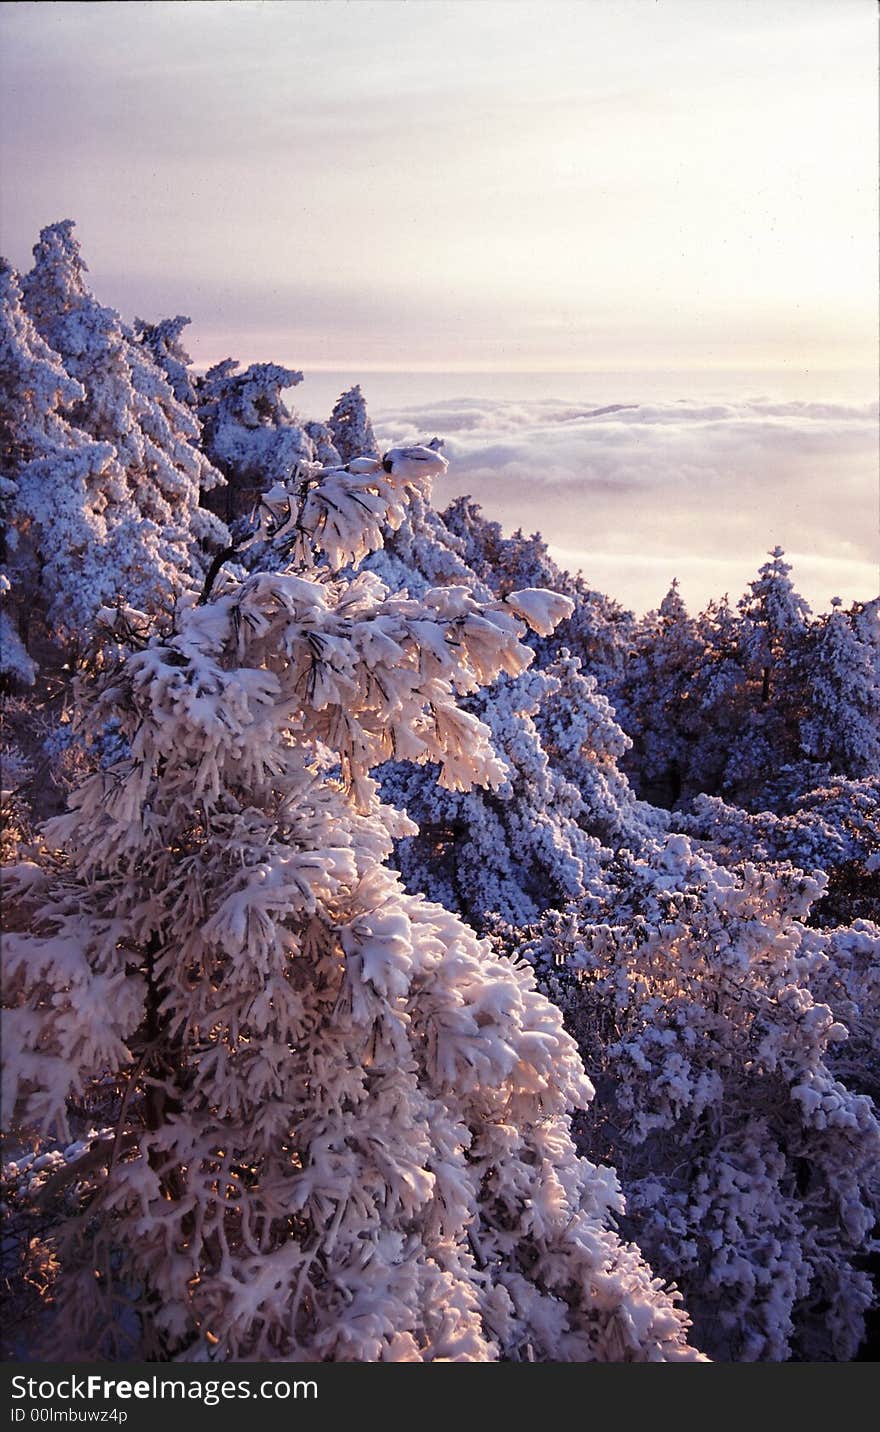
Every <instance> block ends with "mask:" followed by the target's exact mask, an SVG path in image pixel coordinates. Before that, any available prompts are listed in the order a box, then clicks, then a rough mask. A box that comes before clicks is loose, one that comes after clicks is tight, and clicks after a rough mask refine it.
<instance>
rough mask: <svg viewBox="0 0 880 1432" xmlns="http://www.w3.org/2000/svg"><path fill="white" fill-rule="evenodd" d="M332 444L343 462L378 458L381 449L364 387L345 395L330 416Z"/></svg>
mask: <svg viewBox="0 0 880 1432" xmlns="http://www.w3.org/2000/svg"><path fill="white" fill-rule="evenodd" d="M327 427H328V430H329V433H330V441H331V442H332V443H333V446H334V447H335V449H336V451H337V452H338V454H339V456H340V458H341V459H342V461H343V462H350V461H351V460H352V458H356V457H378V456H379V447H378V444H377V442H376V435H375V433H374V432H373V424H372V423H371V422H370V418H369V415H368V413H367V405H366V403H365V402H364V395H363V393H362V392H361V388H360V384H359V383H356V384H355V385H354V387H353V388H349V389H348V391H347V392H345V393H343V394H341V396H340V397H339V398H338V399H337V401H336V405H335V407H334V409H333V412H332V413H331V414H330V418H329V421H328V423H327Z"/></svg>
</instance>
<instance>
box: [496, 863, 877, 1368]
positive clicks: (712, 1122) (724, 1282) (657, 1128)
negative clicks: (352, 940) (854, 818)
mask: <svg viewBox="0 0 880 1432" xmlns="http://www.w3.org/2000/svg"><path fill="white" fill-rule="evenodd" d="M617 884H618V889H617V892H616V895H615V896H614V897H613V898H611V899H609V900H608V901H607V902H606V904H605V907H604V909H603V910H601V911H600V912H598V916H597V914H596V912H595V911H593V912H591V913H588V914H586V915H582V914H580V913H579V912H578V911H577V910H576V909H574V908H573V909H571V910H570V911H568V912H566V913H563V914H558V913H557V914H550V915H548V916H546V917H545V919H544V921H543V923H542V925H541V926H539V927H536V928H535V929H533V930H532V931H527V932H525V933H526V940H525V942H523V936H522V934H517V933H516V932H513V933H511V934H509V935H508V939H509V940H510V942H511V944H512V945H513V946H514V947H516V948H518V949H519V950H520V952H521V953H522V954H525V955H526V956H527V957H528V958H529V959H531V960H532V962H533V963H534V964H535V966H536V968H537V969H538V970H539V972H540V975H541V985H542V987H543V988H545V989H547V990H548V992H550V993H551V994H552V996H553V997H554V999H555V1000H556V1001H557V1002H558V1003H559V1004H560V1005H561V1006H562V1007H563V1008H564V1010H565V1012H566V1022H567V1025H568V1027H569V1029H570V1030H572V1031H573V1032H574V1033H575V1034H576V1036H577V1038H578V1042H579V1044H580V1047H581V1049H582V1051H583V1054H584V1059H585V1063H586V1064H587V1066H588V1068H589V1071H590V1075H591V1078H593V1079H594V1081H595V1083H596V1087H597V1091H598V1097H597V1099H596V1100H595V1102H594V1104H593V1105H592V1106H591V1108H590V1109H589V1111H588V1112H587V1113H586V1114H585V1115H584V1116H583V1117H582V1119H581V1121H580V1144H581V1147H582V1148H584V1149H585V1151H586V1152H587V1153H588V1154H589V1156H590V1157H591V1158H596V1159H600V1160H602V1161H604V1160H605V1159H606V1158H609V1157H612V1156H613V1159H614V1164H615V1167H616V1168H617V1170H618V1172H619V1175H620V1178H621V1181H622V1184H623V1189H624V1194H625V1196H626V1200H627V1216H626V1220H625V1222H624V1225H623V1226H624V1228H625V1229H626V1231H627V1232H628V1233H629V1235H630V1236H632V1237H634V1238H636V1239H637V1241H638V1243H639V1246H640V1247H641V1248H642V1249H643V1251H644V1252H645V1253H646V1255H647V1256H648V1257H649V1258H650V1260H651V1262H652V1265H653V1266H654V1268H655V1269H656V1270H658V1271H659V1272H661V1273H663V1274H666V1275H668V1274H669V1272H670V1270H672V1269H674V1270H675V1277H676V1280H677V1281H678V1283H679V1285H680V1286H681V1288H682V1290H683V1292H684V1296H685V1302H686V1305H687V1307H688V1311H689V1312H690V1314H691V1316H692V1317H693V1319H694V1337H695V1340H696V1341H697V1343H698V1344H699V1345H700V1346H701V1347H703V1348H704V1349H705V1350H706V1351H707V1352H708V1353H709V1354H710V1355H711V1356H713V1357H716V1358H718V1359H720V1360H723V1361H734V1362H740V1361H753V1360H763V1361H783V1360H786V1359H788V1358H792V1357H793V1358H794V1359H795V1360H798V1361H803V1360H806V1361H813V1360H816V1359H825V1358H828V1357H829V1356H830V1357H836V1358H840V1359H848V1358H852V1357H854V1356H855V1353H856V1351H857V1349H858V1346H859V1342H860V1340H861V1338H862V1336H863V1334H864V1327H865V1313H866V1311H867V1310H868V1309H869V1308H870V1307H871V1305H872V1302H873V1292H872V1287H871V1280H870V1277H869V1276H868V1274H867V1273H866V1272H865V1270H864V1268H863V1266H862V1260H863V1257H864V1254H865V1251H866V1250H867V1249H869V1247H870V1240H871V1233H872V1229H873V1227H874V1224H875V1222H876V1220H877V1216H878V1212H880V1208H878V1187H877V1166H878V1158H880V1127H878V1124H877V1120H876V1115H875V1110H874V1106H873V1104H872V1102H871V1100H870V1099H869V1098H867V1097H865V1096H864V1095H862V1094H859V1093H855V1092H853V1091H852V1089H851V1088H850V1087H848V1086H846V1085H844V1084H843V1083H842V1082H841V1080H840V1078H839V1077H838V1074H839V1073H840V1072H842V1070H843V1068H844V1066H843V1063H842V1062H841V1063H840V1064H839V1063H838V1062H837V1061H836V1059H835V1057H834V1053H833V1051H834V1050H835V1049H836V1048H838V1047H839V1048H840V1049H842V1050H843V1058H844V1059H845V1057H846V1044H847V1042H848V1032H849V1030H848V1024H845V1023H844V1022H843V1021H844V1019H845V1020H846V1021H847V1022H848V1023H850V1022H851V1023H852V1027H853V1030H854V1035H855V1038H856V1041H857V1043H856V1053H857V1054H862V1055H863V1046H864V1042H865V1041H866V1040H867V1039H869V1038H870V1037H871V1035H872V1034H873V1036H874V1037H876V1033H877V1026H876V1014H877V985H876V978H874V979H873V980H872V979H871V977H870V975H869V973H868V970H869V967H870V960H871V955H872V953H873V952H876V949H877V939H878V935H880V932H878V930H877V927H876V926H871V925H868V924H867V923H864V922H863V923H861V924H858V925H857V926H855V927H853V929H852V930H850V931H838V932H835V935H834V937H833V938H831V939H829V938H828V937H826V936H824V935H822V934H821V933H820V932H818V931H816V930H812V929H809V928H808V927H807V926H806V923H805V921H806V917H807V915H808V913H809V909H810V905H811V903H812V901H813V900H814V899H815V898H816V896H817V895H818V894H819V893H820V890H821V877H820V879H819V880H816V879H812V878H810V877H808V876H805V875H804V874H803V873H802V872H801V871H800V870H796V869H793V868H792V867H791V866H787V867H786V866H781V865H780V866H777V867H775V868H772V869H766V868H764V867H762V866H758V865H755V864H751V863H748V862H744V863H742V864H741V865H738V866H734V867H731V868H725V867H722V866H719V865H717V864H716V863H715V862H714V861H713V860H712V859H711V857H708V856H706V855H705V854H702V853H700V852H699V851H697V850H696V849H695V848H694V847H693V846H692V845H691V844H690V842H689V841H688V840H687V839H685V837H683V836H681V835H674V836H671V837H670V838H669V839H668V840H667V841H666V842H665V844H663V845H662V846H658V847H657V849H656V850H655V852H653V853H652V854H650V855H648V856H646V857H644V858H642V859H639V860H636V859H634V858H633V857H632V856H629V855H622V856H621V859H620V862H619V867H618V870H617ZM856 1017H857V1019H858V1022H856ZM859 1045H861V1046H862V1049H861V1050H860V1049H859ZM612 1151H613V1153H612Z"/></svg>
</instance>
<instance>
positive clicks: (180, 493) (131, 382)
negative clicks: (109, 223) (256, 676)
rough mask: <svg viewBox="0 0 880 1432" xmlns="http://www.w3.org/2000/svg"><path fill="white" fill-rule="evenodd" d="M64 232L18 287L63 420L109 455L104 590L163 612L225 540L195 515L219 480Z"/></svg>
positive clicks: (40, 253)
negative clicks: (50, 364) (49, 355)
mask: <svg viewBox="0 0 880 1432" xmlns="http://www.w3.org/2000/svg"><path fill="white" fill-rule="evenodd" d="M73 228H74V226H73V223H72V222H71V221H70V220H64V221H63V222H61V223H58V224H52V225H49V226H48V227H47V228H45V229H43V230H42V231H41V233H40V240H39V243H38V244H37V245H36V246H35V248H34V266H33V268H32V269H31V271H30V273H29V274H27V276H26V277H25V278H24V279H23V281H22V292H23V295H24V303H25V308H26V309H27V311H28V313H29V315H30V317H31V319H32V321H33V323H34V325H35V327H36V328H37V330H38V331H39V333H40V335H41V336H42V338H43V339H44V340H45V341H46V343H48V344H49V346H50V347H51V348H52V349H53V350H54V351H55V352H56V353H57V354H58V355H59V357H60V359H61V362H62V363H63V365H64V368H65V371H66V372H67V373H68V375H69V376H70V377H71V378H73V379H75V380H76V382H78V383H79V384H80V385H81V387H82V389H83V395H82V397H81V398H79V399H78V400H77V401H76V402H74V403H73V404H72V405H71V407H70V409H69V411H68V414H67V416H68V420H69V422H70V423H71V424H72V425H73V426H74V427H76V428H78V429H79V430H80V431H81V432H82V433H85V434H86V435H87V436H88V437H90V438H92V439H93V440H95V441H96V442H100V443H109V444H111V445H112V447H113V449H114V457H113V460H112V462H111V463H110V464H109V465H108V467H107V468H106V470H105V481H104V496H105V508H104V513H103V516H104V521H105V523H106V528H107V545H108V559H109V561H110V564H111V566H112V567H113V568H114V569H115V571H114V578H113V586H114V588H115V590H116V591H117V592H118V593H120V594H124V597H125V600H126V602H127V603H128V604H129V605H130V606H133V607H136V608H140V609H144V610H147V611H156V610H158V609H160V608H163V607H164V608H169V607H170V606H171V605H172V604H173V602H174V600H175V599H176V597H177V596H178V595H179V593H180V592H181V591H183V590H184V589H185V588H186V587H187V586H188V585H189V584H190V583H191V581H192V580H193V579H194V577H195V575H196V574H199V573H202V574H203V572H204V569H205V567H206V566H207V563H208V560H209V554H210V552H211V550H213V549H216V548H217V547H218V546H222V545H224V543H225V542H226V540H227V534H226V532H225V529H224V528H223V527H222V526H221V525H220V524H219V523H218V522H217V521H216V519H215V518H214V517H212V516H211V515H210V514H209V513H208V512H206V511H205V510H204V509H203V508H201V507H200V505H199V496H200V493H201V492H202V491H207V490H210V489H211V488H212V487H215V486H218V485H220V484H222V481H223V479H222V477H221V475H220V473H219V472H217V470H216V469H215V468H214V467H212V465H211V464H210V462H209V461H208V459H207V458H206V457H205V456H204V454H203V453H202V452H201V451H200V450H199V447H198V442H199V429H198V424H197V422H196V421H195V418H194V416H193V414H192V413H191V412H190V411H189V409H188V408H186V407H185V406H184V405H183V404H182V403H181V402H179V401H178V400H177V398H175V396H174V393H173V392H172V390H171V387H170V386H169V384H168V382H167V380H166V378H165V375H164V374H163V372H162V370H161V369H160V368H159V367H158V366H157V364H156V363H155V362H154V361H153V360H152V358H151V356H150V353H149V351H148V349H147V348H146V347H145V346H144V345H143V344H141V343H139V342H138V341H137V339H136V338H135V336H134V334H133V333H132V332H131V331H130V330H128V329H127V328H126V327H125V325H124V324H123V323H122V320H121V319H120V317H119V315H118V314H117V313H116V312H114V310H113V309H110V308H103V307H102V306H101V305H100V304H99V303H98V302H97V300H96V299H95V298H94V296H93V295H92V294H91V293H90V292H89V290H88V288H87V286H86V281H85V277H84V275H85V273H86V272H87V269H86V264H85V262H84V260H83V258H82V255H81V252H80V248H79V244H78V243H77V241H76V239H75V238H74V236H73Z"/></svg>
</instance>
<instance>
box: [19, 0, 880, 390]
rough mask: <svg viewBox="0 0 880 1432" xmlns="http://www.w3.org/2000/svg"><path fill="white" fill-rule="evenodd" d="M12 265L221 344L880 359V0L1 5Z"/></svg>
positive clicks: (666, 361) (727, 361)
mask: <svg viewBox="0 0 880 1432" xmlns="http://www.w3.org/2000/svg"><path fill="white" fill-rule="evenodd" d="M0 42H2V58H0V81H2V85H0V89H2V113H0V136H2V140H0V144H2V148H0V166H2V167H0V177H2V183H3V193H4V198H3V202H2V209H0V221H2V239H3V250H4V252H5V253H6V254H7V256H8V257H9V258H10V259H11V260H12V262H13V263H15V264H16V265H18V266H20V267H27V266H28V265H29V261H30V259H29V256H30V249H31V246H32V244H33V243H34V241H35V238H36V235H37V232H38V230H39V228H40V227H41V226H42V225H43V224H45V223H47V222H51V221H52V220H54V219H57V218H64V217H72V218H74V219H76V221H77V226H78V234H79V237H80V240H81V242H82V244H83V248H84V251H85V254H86V257H87V259H88V262H89V266H90V269H91V276H92V283H93V287H94V288H95V290H96V291H97V292H98V294H99V296H100V297H101V298H102V299H104V300H105V301H107V302H112V303H114V304H116V305H117V306H118V307H120V308H121V309H122V311H123V312H124V313H125V314H126V315H127V316H130V315H132V314H133V313H135V312H137V313H138V314H141V315H142V316H144V317H156V316H159V315H160V314H164V313H167V312H178V311H183V312H186V313H189V314H191V315H192V317H193V320H194V323H193V328H192V329H191V330H190V346H191V348H192V349H193V352H194V356H195V357H196V358H197V359H200V360H202V361H205V362H207V361H213V360H215V359H216V358H218V357H222V356H225V355H226V354H227V353H228V352H230V351H235V352H236V353H237V354H238V355H239V356H241V357H243V358H246V359H251V358H257V357H259V358H265V357H269V356H271V357H274V358H276V359H279V360H282V361H295V362H296V364H297V365H298V366H303V367H307V368H308V367H311V368H313V369H314V368H321V367H325V368H338V367H342V366H347V365H349V364H352V365H361V366H362V367H363V368H364V369H366V370H368V369H369V368H370V367H374V368H394V367H407V368H418V367H423V368H431V367H435V368H438V369H444V370H449V369H454V368H458V369H462V370H474V369H479V368H486V369H493V370H497V369H503V368H520V369H529V370H534V369H564V370H569V371H572V370H589V369H609V368H610V369H621V368H634V369H646V368H658V367H662V368H665V369H670V368H688V367H694V368H698V369H705V368H707V367H710V368H711V367H717V368H719V369H723V368H738V369H742V368H755V367H761V368H774V367H786V368H791V367H794V368H797V369H807V368H822V369H829V368H851V369H862V370H865V371H868V370H871V369H873V368H874V365H875V362H876V334H877V293H876V278H875V270H876V237H875V236H876V228H877V212H876V203H877V201H876V173H877V121H876V103H877V74H876V66H877V60H876V13H875V5H874V3H873V0H656V3H655V0H578V3H576V4H569V3H567V0H540V3H532V0H499V3H495V0H465V3H459V0H410V3H404V0H357V3H352V4H348V3H342V0H312V2H311V3H305V4H301V3H294V0H286V2H285V3H208V4H204V3H196V0H189V3H174V4H159V3H153V4H146V5H145V4H137V3H129V4H119V3H111V4H87V3H86V4H50V3H44V4H38V5H37V4H29V3H20V4H14V5H8V4H7V5H3V6H2V35H0Z"/></svg>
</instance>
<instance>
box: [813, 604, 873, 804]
mask: <svg viewBox="0 0 880 1432" xmlns="http://www.w3.org/2000/svg"><path fill="white" fill-rule="evenodd" d="M878 608H880V602H878V601H874V602H871V603H866V604H864V605H861V604H859V605H858V606H857V607H856V609H855V610H854V611H853V612H845V611H844V610H843V606H842V603H841V602H840V601H839V599H835V601H834V602H833V603H832V608H831V611H830V612H828V613H827V614H826V615H824V616H822V617H820V618H819V619H818V620H817V621H814V622H813V623H812V625H811V626H810V628H809V629H808V632H807V637H806V641H805V643H804V652H803V662H804V666H805V673H804V687H805V693H806V707H807V709H806V713H805V715H804V717H803V719H802V720H801V724H800V737H801V745H802V747H803V750H804V753H805V755H807V756H808V757H809V758H810V759H811V760H814V761H818V762H821V763H822V764H823V765H827V766H828V767H829V768H830V769H831V771H832V772H833V773H834V774H835V775H839V776H840V775H842V776H849V777H851V778H854V779H858V778H859V777H861V776H871V775H876V774H877V773H878V772H880V617H878ZM863 634H864V635H863Z"/></svg>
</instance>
